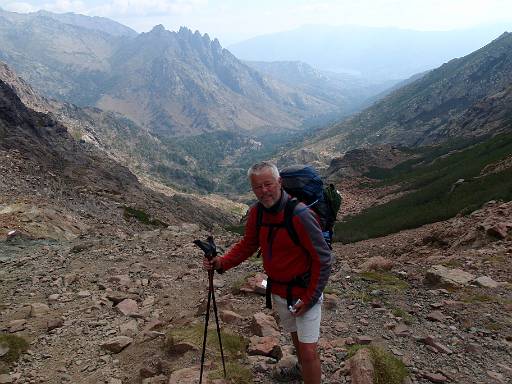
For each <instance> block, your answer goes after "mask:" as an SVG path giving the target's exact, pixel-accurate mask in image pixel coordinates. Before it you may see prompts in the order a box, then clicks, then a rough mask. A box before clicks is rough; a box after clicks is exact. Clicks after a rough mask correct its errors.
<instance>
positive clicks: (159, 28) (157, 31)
mask: <svg viewBox="0 0 512 384" xmlns="http://www.w3.org/2000/svg"><path fill="white" fill-rule="evenodd" d="M166 32H169V31H167V30H166V29H165V27H164V26H163V25H162V24H158V25H155V26H154V27H153V28H152V29H151V31H149V32H148V33H150V34H152V35H163V34H164V33H166Z"/></svg>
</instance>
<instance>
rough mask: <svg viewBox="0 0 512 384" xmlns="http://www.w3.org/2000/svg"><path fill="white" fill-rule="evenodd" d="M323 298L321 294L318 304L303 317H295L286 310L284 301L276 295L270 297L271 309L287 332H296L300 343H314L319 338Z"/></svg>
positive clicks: (286, 306)
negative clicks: (274, 311) (275, 312)
mask: <svg viewBox="0 0 512 384" xmlns="http://www.w3.org/2000/svg"><path fill="white" fill-rule="evenodd" d="M323 298H324V297H323V294H322V296H320V299H318V302H317V303H316V304H315V305H314V306H313V307H312V308H310V309H309V310H308V311H307V312H306V313H305V314H304V315H302V316H299V317H295V316H293V315H292V314H291V312H290V311H289V310H288V305H287V304H286V299H283V298H282V297H281V296H278V295H272V300H273V302H274V304H273V307H274V309H275V310H276V311H277V314H278V315H279V320H280V321H279V324H280V325H281V327H283V329H284V330H285V331H287V332H290V333H291V332H297V336H298V338H299V341H300V342H301V343H316V342H317V341H318V338H319V337H320V320H321V318H322V301H323Z"/></svg>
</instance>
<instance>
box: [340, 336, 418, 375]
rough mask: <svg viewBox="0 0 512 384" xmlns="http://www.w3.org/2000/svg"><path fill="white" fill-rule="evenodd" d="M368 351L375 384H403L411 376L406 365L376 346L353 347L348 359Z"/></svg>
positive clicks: (350, 348)
mask: <svg viewBox="0 0 512 384" xmlns="http://www.w3.org/2000/svg"><path fill="white" fill-rule="evenodd" d="M360 349H368V350H369V351H370V356H371V359H372V363H373V367H374V369H375V372H374V378H373V379H374V382H375V384H402V383H403V381H404V379H405V378H406V377H407V376H408V375H409V372H408V371H407V367H406V366H405V364H404V363H403V362H402V361H401V360H399V359H397V358H396V357H395V356H393V355H392V354H390V353H389V352H386V351H385V350H384V349H383V348H380V347H377V346H375V345H353V346H351V347H349V349H348V357H352V356H354V355H355V354H356V353H357V351H358V350H360Z"/></svg>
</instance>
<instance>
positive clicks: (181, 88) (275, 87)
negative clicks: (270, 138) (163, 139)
mask: <svg viewBox="0 0 512 384" xmlns="http://www.w3.org/2000/svg"><path fill="white" fill-rule="evenodd" d="M116 25H117V24H116V23H113V22H112V23H108V21H106V20H104V19H100V20H97V19H94V18H88V17H86V16H79V15H70V14H66V15H54V14H50V13H48V12H38V13H34V14H28V15H24V14H15V13H10V12H5V11H0V60H3V61H5V62H6V63H7V64H9V65H10V66H11V67H12V68H14V69H15V70H16V72H17V73H18V74H19V75H20V76H21V77H23V78H24V79H26V80H27V81H28V82H29V83H30V84H32V85H33V86H34V87H35V88H36V89H38V90H39V91H40V92H42V93H43V94H44V95H47V96H50V97H53V98H57V99H60V100H65V101H69V102H72V103H74V104H77V105H82V106H83V105H95V106H98V107H101V108H102V109H106V110H111V111H115V112H119V113H122V114H124V115H126V116H128V117H129V118H130V119H132V120H133V121H135V122H136V123H137V124H139V125H140V126H142V127H144V128H145V129H147V130H148V131H151V132H154V133H157V134H159V135H190V134H199V133H203V132H214V131H219V130H224V131H226V130H228V131H244V132H250V133H256V134H259V133H263V132H274V131H276V132H278V131H281V130H298V129H300V127H301V125H302V123H303V121H304V120H305V119H307V118H308V117H311V116H315V117H316V116H319V115H322V114H331V113H338V112H339V110H340V109H341V107H340V106H338V105H336V104H335V103H333V102H332V101H328V100H322V99H319V98H317V97H315V96H313V95H310V94H306V93H304V92H302V91H301V90H300V89H296V88H292V87H291V86H289V85H286V84H284V83H280V82H279V81H277V80H274V79H271V78H268V77H265V76H263V75H261V74H260V73H259V72H257V71H255V70H254V69H252V68H250V67H248V66H247V65H245V64H243V63H242V62H240V61H239V60H238V59H237V58H236V57H234V56H233V55H232V54H231V53H230V52H229V51H227V50H225V49H223V48H222V47H221V46H220V44H219V42H218V40H216V39H215V40H213V41H212V40H210V38H209V36H208V35H206V34H205V35H201V34H200V33H199V32H196V33H192V32H191V31H190V30H188V29H186V28H181V29H180V31H179V32H177V33H176V32H169V31H166V30H165V29H164V28H163V27H162V26H157V27H155V28H154V29H153V30H152V31H150V32H148V33H142V34H139V35H133V34H132V33H131V32H130V31H129V30H123V31H121V32H122V33H121V32H120V30H119V28H117V29H116V28H114V26H116ZM110 30H114V32H112V33H110V32H109V31H110Z"/></svg>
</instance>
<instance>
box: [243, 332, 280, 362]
mask: <svg viewBox="0 0 512 384" xmlns="http://www.w3.org/2000/svg"><path fill="white" fill-rule="evenodd" d="M247 353H248V354H249V355H261V356H269V357H273V358H274V359H277V360H279V359H280V358H281V357H282V356H283V351H282V350H281V346H280V345H279V339H278V338H277V337H274V336H265V337H260V336H253V337H251V338H250V339H249V348H248V349H247Z"/></svg>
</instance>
